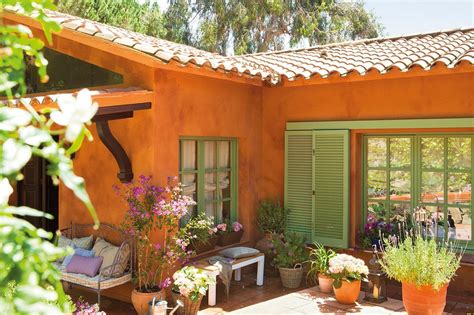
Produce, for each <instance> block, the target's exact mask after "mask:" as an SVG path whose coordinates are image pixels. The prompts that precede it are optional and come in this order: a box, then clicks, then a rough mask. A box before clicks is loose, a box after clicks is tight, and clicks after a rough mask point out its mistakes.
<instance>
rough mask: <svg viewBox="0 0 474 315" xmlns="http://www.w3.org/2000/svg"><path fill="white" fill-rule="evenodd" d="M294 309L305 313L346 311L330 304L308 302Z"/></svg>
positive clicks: (340, 312) (337, 312)
mask: <svg viewBox="0 0 474 315" xmlns="http://www.w3.org/2000/svg"><path fill="white" fill-rule="evenodd" d="M293 310H294V311H297V312H300V313H303V314H321V313H323V314H324V313H331V314H343V313H344V311H343V310H341V309H338V308H336V307H334V306H330V305H322V304H319V305H318V304H312V303H311V304H307V305H304V306H301V307H298V308H295V309H293Z"/></svg>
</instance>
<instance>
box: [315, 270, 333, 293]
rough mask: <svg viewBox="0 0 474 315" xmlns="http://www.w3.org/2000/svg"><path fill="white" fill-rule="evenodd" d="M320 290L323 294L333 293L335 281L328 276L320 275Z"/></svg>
mask: <svg viewBox="0 0 474 315" xmlns="http://www.w3.org/2000/svg"><path fill="white" fill-rule="evenodd" d="M318 282H319V290H320V291H321V292H323V293H332V283H333V282H334V279H333V278H331V277H328V276H326V275H321V274H320V275H318Z"/></svg>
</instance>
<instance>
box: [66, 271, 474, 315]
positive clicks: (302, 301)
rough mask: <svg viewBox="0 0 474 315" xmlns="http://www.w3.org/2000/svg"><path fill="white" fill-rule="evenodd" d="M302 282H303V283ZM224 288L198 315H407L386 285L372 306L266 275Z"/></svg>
mask: <svg viewBox="0 0 474 315" xmlns="http://www.w3.org/2000/svg"><path fill="white" fill-rule="evenodd" d="M303 282H304V280H303ZM224 292H225V289H224V286H223V285H222V284H221V283H219V284H218V286H217V305H216V306H213V307H210V306H208V305H207V298H204V299H203V301H202V304H201V311H200V312H199V315H218V314H255V315H260V314H262V315H264V314H290V315H291V314H295V315H300V314H318V313H319V314H321V313H323V314H324V313H326V314H344V313H359V314H381V315H384V314H406V312H404V309H403V303H402V301H400V298H401V294H400V288H399V287H394V286H389V290H388V292H389V296H390V297H392V298H389V300H388V301H387V302H384V303H382V304H378V305H376V304H371V303H368V302H365V301H363V299H362V298H363V296H364V295H363V293H361V295H360V298H359V301H358V302H357V303H356V304H355V305H344V304H340V303H338V302H337V301H336V300H335V298H334V296H333V295H332V294H325V293H321V292H320V291H319V289H318V287H305V286H302V287H301V288H298V289H286V288H283V287H282V286H281V282H280V278H279V277H277V276H276V277H272V276H270V275H267V276H266V277H265V283H264V285H263V286H257V285H256V284H255V275H254V274H243V275H242V281H240V282H235V281H233V282H232V285H231V290H230V294H229V297H226V295H225V293H224ZM69 293H70V294H71V295H72V296H73V298H74V299H76V298H77V297H79V296H80V295H82V296H84V297H85V298H86V300H89V301H90V302H95V301H96V300H97V297H96V296H95V294H93V293H91V292H90V291H89V292H88V291H83V290H80V289H77V288H75V289H73V290H72V291H70V292H69ZM102 310H104V311H105V312H106V313H107V314H108V315H119V314H120V315H122V314H123V315H125V314H136V313H135V311H134V310H133V306H132V305H131V304H128V303H124V302H120V301H116V300H114V299H110V298H107V297H103V299H102ZM445 311H447V313H445V314H450V313H452V314H468V313H473V314H474V300H473V299H471V298H456V297H448V302H447V305H446V309H445Z"/></svg>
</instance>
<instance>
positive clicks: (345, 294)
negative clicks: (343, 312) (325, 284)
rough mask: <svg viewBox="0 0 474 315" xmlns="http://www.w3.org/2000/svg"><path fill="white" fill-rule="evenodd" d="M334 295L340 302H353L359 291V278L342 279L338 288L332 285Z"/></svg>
mask: <svg viewBox="0 0 474 315" xmlns="http://www.w3.org/2000/svg"><path fill="white" fill-rule="evenodd" d="M333 288H334V295H336V300H337V301H338V302H339V303H341V304H354V303H355V301H357V298H358V297H359V293H360V280H356V281H352V282H347V281H342V285H341V287H340V288H338V289H336V288H335V287H334V286H333Z"/></svg>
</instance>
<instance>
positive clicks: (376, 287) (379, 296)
mask: <svg viewBox="0 0 474 315" xmlns="http://www.w3.org/2000/svg"><path fill="white" fill-rule="evenodd" d="M368 267H369V274H368V276H367V278H368V279H369V281H368V282H367V283H366V287H365V297H364V300H365V301H369V302H372V303H382V302H385V301H387V276H386V274H385V273H384V272H383V271H382V270H381V267H380V264H379V263H378V258H377V247H376V246H374V247H373V253H372V259H370V261H369V264H368Z"/></svg>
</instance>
